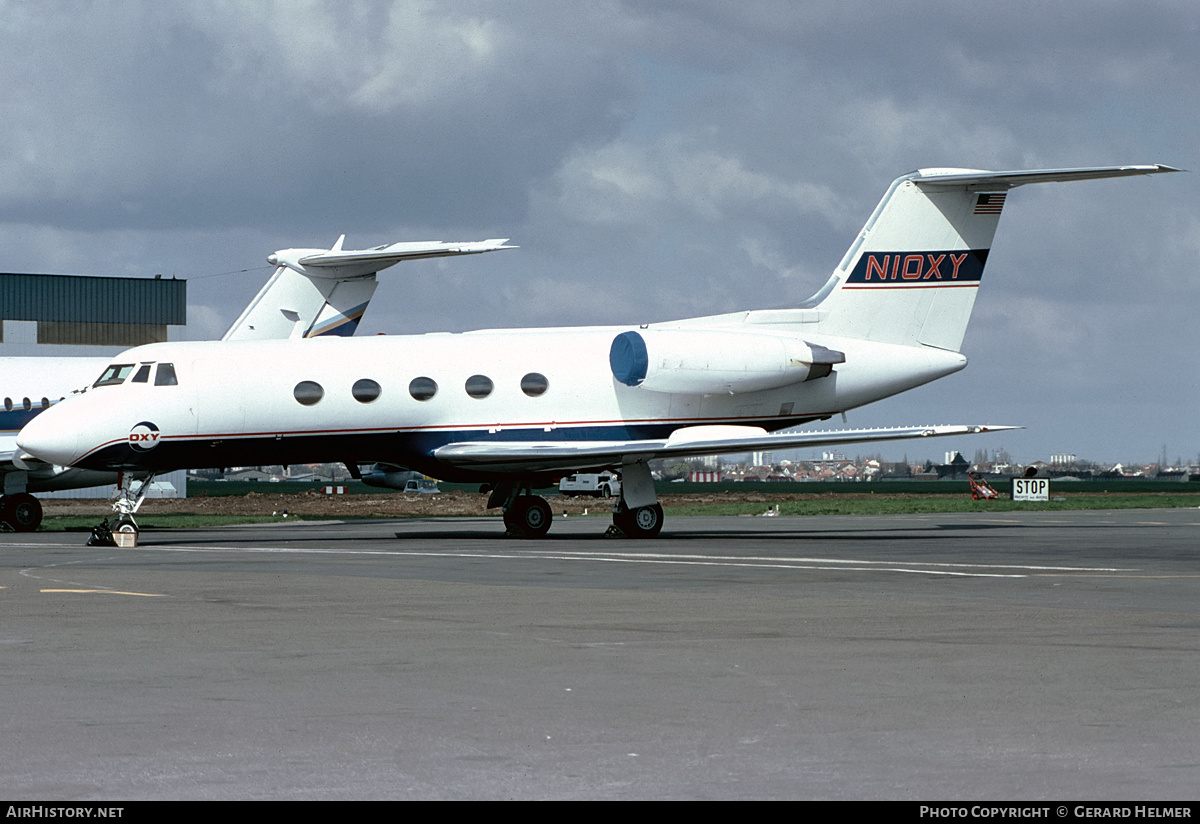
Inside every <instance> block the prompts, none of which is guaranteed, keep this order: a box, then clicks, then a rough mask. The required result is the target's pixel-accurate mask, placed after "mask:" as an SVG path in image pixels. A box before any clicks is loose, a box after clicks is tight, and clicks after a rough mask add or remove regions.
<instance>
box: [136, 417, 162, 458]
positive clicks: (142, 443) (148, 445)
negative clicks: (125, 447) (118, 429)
mask: <svg viewBox="0 0 1200 824" xmlns="http://www.w3.org/2000/svg"><path fill="white" fill-rule="evenodd" d="M129 446H130V447H131V448H132V449H136V450H137V451H138V452H149V451H150V450H151V449H153V448H154V447H156V446H158V427H157V426H155V425H154V424H152V423H150V421H142V422H141V423H139V424H136V425H135V426H134V427H133V429H131V430H129Z"/></svg>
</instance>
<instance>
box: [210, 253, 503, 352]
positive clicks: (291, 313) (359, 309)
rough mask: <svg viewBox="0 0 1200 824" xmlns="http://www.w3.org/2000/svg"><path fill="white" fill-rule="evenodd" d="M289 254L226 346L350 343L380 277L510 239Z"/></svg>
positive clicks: (275, 259) (280, 257) (281, 257)
mask: <svg viewBox="0 0 1200 824" xmlns="http://www.w3.org/2000/svg"><path fill="white" fill-rule="evenodd" d="M345 239H346V236H345V235H342V236H341V237H339V238H338V240H337V243H335V244H333V248H331V249H284V250H281V251H279V252H276V253H275V254H273V255H271V256H270V257H268V258H267V261H268V262H269V263H273V264H275V265H276V266H278V267H279V268H277V269H276V270H275V274H273V275H272V276H271V279H270V280H268V281H267V284H266V285H265V286H263V288H262V290H261V291H259V293H258V296H257V297H255V298H254V300H253V301H251V302H250V305H249V306H247V307H246V310H245V311H244V312H242V314H241V317H239V318H238V319H237V320H236V321H235V322H234V324H233V326H231V327H230V328H229V331H228V332H226V333H225V336H224V337H223V338H221V340H276V339H280V338H314V337H319V336H322V335H339V336H342V337H349V336H351V335H353V334H354V332H355V330H356V329H357V328H358V323H359V321H360V320H361V319H362V316H363V313H364V312H366V310H367V305H368V304H369V303H370V302H371V298H372V296H373V295H374V294H375V287H376V286H378V285H379V284H378V282H377V281H376V280H375V274H376V273H377V272H379V271H382V270H383V269H386V268H388V267H389V266H393V265H395V264H397V263H399V262H401V261H403V260H421V259H424V258H431V257H449V256H452V255H477V254H481V253H483V252H493V251H495V250H497V249H515V248H516V247H515V246H506V245H505V243H506V242H507V240H508V239H507V238H502V239H492V240H479V241H470V242H464V243H446V242H444V241H419V242H412V243H393V244H392V245H390V246H377V247H375V248H374V249H363V250H347V249H342V243H343V242H344V241H345Z"/></svg>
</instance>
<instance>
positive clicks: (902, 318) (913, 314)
mask: <svg viewBox="0 0 1200 824" xmlns="http://www.w3.org/2000/svg"><path fill="white" fill-rule="evenodd" d="M1176 171H1179V170H1178V169H1174V168H1172V167H1170V166H1159V165H1155V166H1105V167H1099V168H1090V169H1046V170H1034V171H1014V172H987V171H978V170H974V169H922V170H920V171H916V172H913V173H911V174H907V175H904V176H903V177H900V178H897V179H896V180H895V181H894V182H893V183H892V185H891V188H889V189H888V192H887V194H886V195H884V197H883V200H882V201H880V203H879V206H877V207H876V209H875V212H874V213H873V214H872V215H871V219H870V220H869V221H867V225H866V226H865V227H863V230H862V232H861V233H860V234H859V236H858V238H857V240H856V241H855V242H854V245H853V246H851V247H850V250H849V251H848V252H847V253H846V256H845V258H843V259H842V263H841V265H840V266H838V268H837V270H836V271H835V272H834V274H833V276H832V277H831V278H830V280H829V282H828V283H827V284H826V285H825V287H824V288H823V289H822V290H821V291H820V292H818V293H817V294H816V295H814V296H813V298H811V299H810V300H809V301H807V302H806V303H805V305H804V306H805V308H807V309H810V310H812V309H815V310H816V314H817V317H818V318H819V320H818V324H819V328H820V332H821V333H822V334H828V335H836V336H839V337H848V338H857V339H862V340H871V341H878V342H880V343H894V344H901V345H906V346H922V345H923V346H932V347H936V348H938V349H946V350H950V351H953V352H957V351H959V349H960V347H961V346H962V340H963V335H964V334H965V333H966V330H967V322H968V321H969V320H970V317H971V309H972V307H973V306H974V305H975V294H976V292H977V290H978V288H979V283H980V280H981V278H982V277H983V268H984V264H985V263H986V262H987V257H988V251H989V250H990V249H991V246H992V237H993V236H994V235H995V233H996V225H997V223H998V222H999V220H1000V213H1001V211H1002V210H1003V208H1004V205H1005V198H1006V196H1007V193H1008V191H1009V190H1010V189H1013V188H1015V187H1017V186H1023V185H1025V184H1027V183H1052V182H1067V181H1075V180H1094V179H1098V178H1107V177H1125V176H1129V175H1147V174H1157V173H1160V172H1176Z"/></svg>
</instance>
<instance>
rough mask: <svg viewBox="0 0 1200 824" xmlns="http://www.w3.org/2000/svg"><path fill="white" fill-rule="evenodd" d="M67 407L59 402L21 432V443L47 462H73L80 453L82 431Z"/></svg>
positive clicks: (68, 464)
mask: <svg viewBox="0 0 1200 824" xmlns="http://www.w3.org/2000/svg"><path fill="white" fill-rule="evenodd" d="M67 411H68V410H65V409H61V408H60V407H59V406H58V405H55V406H52V407H51V408H49V409H47V410H46V411H45V412H42V413H41V414H40V415H38V416H37V417H35V418H34V419H33V420H31V421H30V422H29V423H27V424H25V426H24V427H23V428H22V429H21V431H20V432H18V433H17V446H18V447H20V448H21V450H22V451H24V452H28V453H29V454H30V455H33V456H34V457H35V458H38V459H39V460H43V461H45V462H47V463H52V464H58V465H59V466H70V465H71V464H73V463H74V462H75V461H76V460H78V459H79V457H80V450H79V438H80V431H79V429H78V428H77V427H75V426H72V425H71V420H70V418H71V416H70V415H69V414H66V413H67Z"/></svg>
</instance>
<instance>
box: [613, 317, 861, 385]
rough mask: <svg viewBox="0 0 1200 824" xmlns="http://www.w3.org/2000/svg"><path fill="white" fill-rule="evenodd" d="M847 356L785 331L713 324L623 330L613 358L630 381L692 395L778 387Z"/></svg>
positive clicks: (823, 372)
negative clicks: (741, 329)
mask: <svg viewBox="0 0 1200 824" xmlns="http://www.w3.org/2000/svg"><path fill="white" fill-rule="evenodd" d="M845 360H846V356H845V355H844V354H842V353H841V352H835V351H834V350H832V349H826V348H825V347H823V346H818V345H816V344H809V343H806V342H804V341H802V340H798V339H796V338H792V337H787V336H783V335H767V334H762V333H755V332H750V333H747V332H735V331H729V330H708V329H653V330H650V329H645V330H642V331H639V332H632V331H631V332H622V333H621V334H619V335H617V336H616V337H615V338H614V339H613V342H612V347H611V348H610V349H609V352H608V363H609V366H611V367H612V373H613V377H614V378H616V379H617V380H618V381H620V382H621V383H623V384H625V385H626V386H638V387H641V388H643V389H649V390H651V391H653V392H677V393H681V394H690V395H718V394H737V393H740V392H758V391H761V390H763V389H778V388H779V387H781V386H789V385H791V384H794V383H800V382H801V381H807V380H815V379H816V378H823V377H825V376H827V375H829V374H830V373H831V372H832V371H833V365H834V364H835V363H844V362H845Z"/></svg>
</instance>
